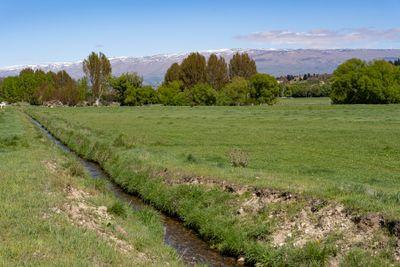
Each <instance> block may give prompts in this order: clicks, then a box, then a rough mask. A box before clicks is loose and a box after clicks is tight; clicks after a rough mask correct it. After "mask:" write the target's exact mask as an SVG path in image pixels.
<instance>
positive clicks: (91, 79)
mask: <svg viewBox="0 0 400 267" xmlns="http://www.w3.org/2000/svg"><path fill="white" fill-rule="evenodd" d="M399 65H400V59H399V60H395V61H392V62H387V61H384V60H375V61H372V62H365V61H362V60H359V59H350V60H348V61H346V62H344V63H343V64H341V65H339V66H338V67H337V69H336V70H335V71H334V73H333V74H332V75H327V74H322V75H317V74H313V75H311V74H305V75H302V76H290V75H288V76H283V77H279V78H278V80H279V83H278V81H277V79H275V78H274V77H272V76H270V75H268V74H261V73H258V72H257V67H256V64H255V61H254V60H253V59H251V58H250V56H249V55H248V54H247V53H243V54H240V53H236V54H235V55H233V57H232V58H231V59H230V61H229V63H226V61H225V59H224V58H223V57H218V56H217V55H215V54H211V55H210V56H209V58H208V59H206V58H205V57H204V56H203V55H201V54H200V53H191V54H189V55H188V56H187V57H186V58H185V59H184V60H183V61H182V62H181V63H180V64H178V63H174V64H172V65H171V66H170V67H169V68H168V70H167V72H166V74H165V77H164V81H163V83H162V84H161V85H160V86H159V87H158V88H153V87H152V86H150V85H144V84H143V78H142V77H141V76H139V75H138V74H137V73H124V74H122V75H120V76H118V77H116V76H112V74H111V73H112V68H111V64H110V61H109V60H108V58H107V57H106V56H105V55H104V54H103V53H94V52H92V53H91V54H90V55H89V56H88V57H87V58H86V59H85V60H84V61H83V64H82V67H83V71H84V73H85V77H84V78H82V79H79V80H74V79H73V78H72V77H71V76H70V75H69V74H68V73H67V72H66V71H59V72H52V71H49V72H44V71H42V70H32V69H24V70H22V71H21V72H20V73H19V75H18V76H13V77H6V78H4V79H2V80H0V100H5V101H7V102H11V103H14V102H28V103H30V104H33V105H43V104H46V103H47V102H51V101H59V102H61V103H62V104H63V105H69V106H75V105H86V104H96V105H98V104H100V102H102V101H103V102H108V103H110V102H118V103H120V104H121V105H135V106H138V105H148V104H163V105H192V106H193V105H253V104H273V103H274V102H275V100H276V98H277V97H278V96H290V97H319V96H329V97H330V98H331V100H332V102H333V103H335V104H354V103H366V104H370V103H371V104H378V103H400V68H399Z"/></svg>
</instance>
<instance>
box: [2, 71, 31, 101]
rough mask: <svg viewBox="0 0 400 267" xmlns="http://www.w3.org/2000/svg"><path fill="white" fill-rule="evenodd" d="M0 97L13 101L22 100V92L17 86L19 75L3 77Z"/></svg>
mask: <svg viewBox="0 0 400 267" xmlns="http://www.w3.org/2000/svg"><path fill="white" fill-rule="evenodd" d="M0 91H1V96H2V99H3V100H5V101H7V102H10V103H14V102H20V101H24V100H25V99H24V95H23V94H24V93H23V91H22V90H21V88H20V87H19V77H18V76H15V77H12V76H10V77H6V78H4V80H3V82H2V85H1V87H0Z"/></svg>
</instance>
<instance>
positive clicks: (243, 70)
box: [229, 53, 257, 79]
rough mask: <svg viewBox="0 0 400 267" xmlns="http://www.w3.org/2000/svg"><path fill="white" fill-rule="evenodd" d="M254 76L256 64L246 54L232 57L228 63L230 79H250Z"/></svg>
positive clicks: (237, 54)
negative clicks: (237, 77)
mask: <svg viewBox="0 0 400 267" xmlns="http://www.w3.org/2000/svg"><path fill="white" fill-rule="evenodd" d="M255 74H257V66H256V62H255V61H254V60H253V59H251V58H250V56H249V55H248V54H247V53H243V54H239V53H236V54H235V55H233V57H232V59H231V60H230V62H229V76H230V78H231V79H232V78H233V77H236V76H239V77H243V78H245V79H250V77H252V76H253V75H255Z"/></svg>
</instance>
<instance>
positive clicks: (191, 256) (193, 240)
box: [31, 118, 239, 266]
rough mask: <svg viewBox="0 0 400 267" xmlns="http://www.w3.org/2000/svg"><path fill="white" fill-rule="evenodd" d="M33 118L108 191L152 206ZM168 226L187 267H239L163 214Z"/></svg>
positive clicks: (133, 203)
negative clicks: (127, 191)
mask: <svg viewBox="0 0 400 267" xmlns="http://www.w3.org/2000/svg"><path fill="white" fill-rule="evenodd" d="M31 119H32V122H33V123H34V124H35V125H36V126H37V127H39V129H40V130H41V131H42V132H43V133H44V134H45V135H46V136H47V137H48V138H49V139H50V140H51V141H52V142H54V143H55V144H56V145H57V146H59V147H60V148H61V149H62V150H63V151H65V152H67V153H71V154H73V155H74V156H75V157H76V158H77V159H78V160H79V161H80V163H81V164H82V165H83V167H84V168H85V169H86V171H87V172H88V173H89V174H90V175H91V176H92V178H94V179H105V180H106V181H107V188H108V189H109V190H110V191H112V192H113V193H114V195H115V196H117V197H118V198H119V199H121V200H123V201H125V202H126V203H128V204H129V205H130V206H131V207H132V208H133V209H135V210H140V209H141V208H143V207H146V206H149V205H148V204H146V203H144V202H143V201H142V200H141V199H140V198H138V197H136V196H133V195H130V194H128V193H126V192H124V191H123V189H122V188H121V187H119V186H118V185H116V184H115V183H112V182H111V181H110V179H108V178H109V177H108V175H107V174H106V173H105V172H104V171H103V170H102V169H101V167H100V166H99V165H98V164H97V163H94V162H91V161H88V160H85V159H83V158H81V157H79V156H78V155H77V154H76V153H75V152H74V151H72V150H71V149H70V148H68V147H67V146H65V145H64V144H63V143H62V142H60V141H59V140H58V139H57V138H55V137H54V136H53V135H52V134H51V133H50V132H49V131H48V130H47V129H46V128H45V127H44V126H43V125H41V124H40V123H39V122H38V121H37V120H35V119H33V118H31ZM161 215H162V219H163V223H164V229H165V231H164V232H165V234H164V242H165V243H166V244H168V245H169V246H171V247H173V248H174V249H175V250H176V251H177V253H178V254H179V256H180V257H181V259H182V260H183V262H184V263H185V264H187V265H195V264H205V265H208V266H238V265H239V264H238V263H237V261H236V259H235V258H233V257H224V256H222V255H221V254H220V253H219V252H218V251H217V250H214V249H211V248H210V247H209V246H208V244H207V243H206V242H204V241H203V240H201V239H200V238H199V237H197V235H196V234H195V233H194V231H192V230H190V229H188V228H186V227H185V226H183V224H182V222H180V221H179V220H177V219H175V218H172V217H169V216H167V215H165V214H161Z"/></svg>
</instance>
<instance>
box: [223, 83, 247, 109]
mask: <svg viewBox="0 0 400 267" xmlns="http://www.w3.org/2000/svg"><path fill="white" fill-rule="evenodd" d="M249 94H250V87H249V82H248V81H247V80H246V79H244V78H242V77H234V78H233V79H232V81H231V82H230V83H228V84H226V85H225V86H224V87H223V88H222V90H221V92H220V93H219V95H218V101H217V103H218V104H219V105H229V106H239V105H245V104H247V103H248V101H249Z"/></svg>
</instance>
